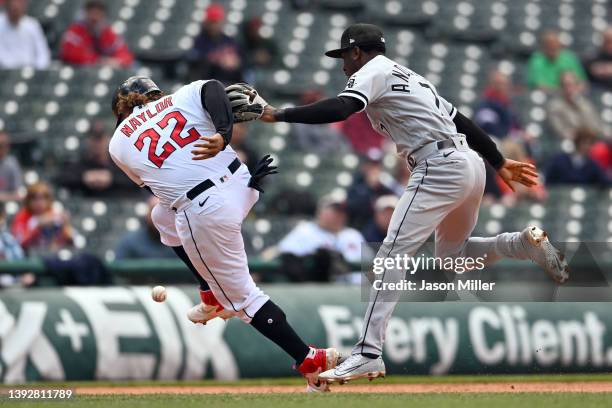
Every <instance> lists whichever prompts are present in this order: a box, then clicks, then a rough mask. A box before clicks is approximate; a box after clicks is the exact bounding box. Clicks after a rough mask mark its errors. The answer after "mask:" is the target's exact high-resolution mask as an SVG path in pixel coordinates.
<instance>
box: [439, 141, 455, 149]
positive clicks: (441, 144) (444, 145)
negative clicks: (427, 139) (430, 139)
mask: <svg viewBox="0 0 612 408" xmlns="http://www.w3.org/2000/svg"><path fill="white" fill-rule="evenodd" d="M436 146H437V147H438V150H444V149H448V148H451V147H455V142H454V141H453V139H446V140H440V141H439V142H437V143H436Z"/></svg>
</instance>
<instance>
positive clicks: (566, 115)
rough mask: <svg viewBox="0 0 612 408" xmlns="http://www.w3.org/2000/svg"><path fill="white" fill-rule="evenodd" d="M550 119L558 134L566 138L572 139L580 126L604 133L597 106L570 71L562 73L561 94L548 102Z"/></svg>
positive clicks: (600, 133) (597, 132)
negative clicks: (585, 93)
mask: <svg viewBox="0 0 612 408" xmlns="http://www.w3.org/2000/svg"><path fill="white" fill-rule="evenodd" d="M548 121H549V123H550V125H551V126H552V128H553V130H554V131H555V133H556V134H557V136H558V137H561V138H564V139H571V138H572V137H573V136H574V135H575V134H576V131H577V129H578V128H589V129H591V130H592V131H593V132H595V133H596V134H597V135H602V134H603V127H602V124H601V119H600V118H599V115H598V113H597V110H596V109H595V106H593V104H592V103H591V102H590V101H589V100H588V99H587V98H586V97H585V96H584V95H583V93H582V88H581V86H580V84H579V82H578V79H577V78H576V76H575V75H574V73H573V72H569V71H568V72H564V73H563V74H562V75H561V90H560V94H559V95H558V96H557V97H555V98H554V99H552V100H551V101H550V102H549V104H548Z"/></svg>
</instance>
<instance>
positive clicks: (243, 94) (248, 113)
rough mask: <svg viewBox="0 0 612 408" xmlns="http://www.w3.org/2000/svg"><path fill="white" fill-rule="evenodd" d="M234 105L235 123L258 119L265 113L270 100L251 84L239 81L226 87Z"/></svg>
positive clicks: (226, 91)
mask: <svg viewBox="0 0 612 408" xmlns="http://www.w3.org/2000/svg"><path fill="white" fill-rule="evenodd" d="M225 93H227V97H228V98H229V100H230V104H231V105H232V113H233V115H234V123H240V122H249V121H251V120H257V119H259V118H260V117H261V115H262V114H263V111H264V108H265V107H266V105H268V102H266V100H265V99H264V98H262V97H261V96H260V95H259V93H258V92H257V90H256V89H255V88H253V87H252V86H251V85H249V84H245V83H237V84H233V85H230V86H228V87H227V88H225Z"/></svg>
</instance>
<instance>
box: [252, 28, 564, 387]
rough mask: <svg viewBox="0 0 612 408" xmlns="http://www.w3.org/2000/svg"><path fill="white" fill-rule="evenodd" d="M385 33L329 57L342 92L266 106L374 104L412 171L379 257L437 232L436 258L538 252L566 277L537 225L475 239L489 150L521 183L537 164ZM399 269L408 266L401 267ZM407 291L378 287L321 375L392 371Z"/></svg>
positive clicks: (491, 258)
mask: <svg viewBox="0 0 612 408" xmlns="http://www.w3.org/2000/svg"><path fill="white" fill-rule="evenodd" d="M384 54H385V40H384V37H383V33H382V31H381V30H380V29H379V28H378V27H376V26H374V25H370V24H354V25H352V26H350V27H349V28H347V29H346V30H345V31H344V33H343V34H342V38H341V46H340V48H339V49H336V50H332V51H328V52H327V53H326V55H327V56H329V57H332V58H342V59H343V61H344V66H343V70H344V72H345V74H346V75H347V76H348V77H349V80H348V82H347V85H346V88H345V89H344V90H343V91H342V92H340V94H339V95H338V96H337V97H335V98H329V99H324V100H321V101H318V102H316V103H314V104H310V105H305V106H299V107H295V108H286V109H276V108H274V107H272V106H270V105H268V106H266V107H265V109H264V112H263V116H262V117H261V120H263V121H265V122H276V121H284V122H298V123H330V122H336V121H340V120H344V119H346V118H347V117H348V116H350V115H351V114H353V113H355V112H359V111H362V110H364V109H365V111H366V113H367V115H368V117H369V119H370V122H371V124H372V127H373V128H374V129H376V130H377V131H378V132H380V133H382V134H384V135H386V136H388V137H390V138H391V139H392V140H393V141H394V142H395V144H396V146H397V151H398V153H399V154H400V155H402V156H405V157H406V159H407V165H408V166H409V167H410V168H411V170H412V173H411V177H410V181H409V183H408V186H407V188H406V190H405V192H404V194H403V195H402V197H401V198H400V200H399V202H398V204H397V206H396V208H395V211H394V213H393V216H392V219H391V224H390V226H389V230H388V233H387V236H386V238H385V240H384V242H383V243H382V246H381V248H380V250H379V252H378V254H377V257H379V258H381V257H383V258H384V257H389V258H391V257H395V256H396V255H398V254H399V255H404V254H408V255H409V256H414V255H415V254H416V251H417V250H418V248H419V247H420V246H421V245H422V244H423V243H424V242H425V241H426V240H427V239H428V238H429V236H430V235H431V234H432V233H435V255H436V257H442V258H445V257H453V258H458V257H472V258H474V259H475V258H477V257H484V258H485V259H486V262H485V263H486V264H487V265H488V264H491V263H493V262H496V261H497V260H499V259H501V258H504V257H508V258H517V259H531V260H532V261H534V262H535V263H537V264H538V265H540V266H541V267H542V268H543V269H544V270H545V271H546V272H547V273H548V274H549V275H550V277H551V278H553V279H554V280H555V281H556V282H559V283H562V282H564V281H565V280H567V279H568V270H567V263H566V262H565V260H564V256H563V254H561V253H560V251H558V250H557V249H556V248H554V247H553V246H552V244H551V243H550V242H549V240H548V238H547V237H546V233H545V232H544V231H542V230H540V229H539V228H536V227H528V228H526V229H525V230H524V231H522V232H514V233H503V234H500V235H497V236H496V237H490V238H472V237H470V234H471V233H472V231H473V229H474V227H475V225H476V221H477V219H478V210H479V206H480V202H481V198H482V195H483V191H484V185H485V167H484V162H483V160H482V159H481V157H480V156H479V154H478V153H480V155H482V157H484V158H485V159H486V160H487V161H488V162H489V163H490V164H491V165H492V166H493V167H494V168H496V169H497V172H498V174H499V175H500V176H501V178H502V179H503V180H504V181H505V182H506V183H508V185H510V187H512V185H511V182H518V183H521V184H523V185H525V186H528V187H531V186H534V185H535V184H536V178H537V173H536V169H535V167H534V166H533V165H531V164H527V163H520V162H516V161H513V160H509V159H505V158H504V157H503V156H502V155H501V154H500V153H499V151H498V150H497V148H496V146H495V143H493V141H491V139H490V138H489V137H488V135H487V134H485V133H484V132H483V131H482V130H481V129H480V128H478V127H477V126H476V125H474V123H473V122H472V121H471V120H469V119H468V118H466V117H465V116H463V115H462V114H461V113H460V112H458V111H457V109H456V108H455V107H454V106H452V105H451V104H450V103H449V102H448V101H446V100H445V99H444V98H442V97H441V96H440V95H438V92H437V91H436V88H435V86H434V85H432V84H431V83H430V82H429V81H427V80H426V79H425V78H423V77H422V76H420V75H419V74H417V73H415V72H414V71H412V70H410V69H409V68H406V67H404V66H402V65H400V64H398V63H396V62H394V61H392V60H391V59H389V58H387V57H386V56H385V55H384ZM398 268H399V267H398ZM405 273H406V271H405V270H402V269H392V268H391V269H386V270H385V271H384V273H382V275H378V276H379V277H378V278H377V279H381V280H382V282H383V283H385V282H387V283H393V282H399V281H400V280H401V279H404V278H405ZM400 295H401V292H400V291H382V290H375V289H372V291H371V295H370V302H369V305H368V308H367V310H366V314H365V318H364V323H363V329H362V333H361V337H360V339H359V341H358V343H357V344H356V345H355V347H354V349H353V351H352V355H351V356H350V357H349V358H348V359H347V360H345V361H344V362H343V363H341V364H339V365H338V366H337V367H336V368H335V369H331V370H329V371H326V372H324V373H322V374H321V375H320V378H322V379H324V380H327V381H338V382H344V381H347V380H351V379H354V378H360V377H369V378H375V377H378V376H384V374H385V365H384V362H383V360H382V357H381V354H382V345H383V342H384V337H385V330H386V327H387V323H388V321H389V318H390V317H391V314H392V313H393V310H394V308H395V305H396V303H397V301H398V300H399V297H400Z"/></svg>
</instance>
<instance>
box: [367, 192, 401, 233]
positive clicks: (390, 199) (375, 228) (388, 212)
mask: <svg viewBox="0 0 612 408" xmlns="http://www.w3.org/2000/svg"><path fill="white" fill-rule="evenodd" d="M398 200H399V199H398V198H397V196H394V195H384V196H381V197H378V200H376V203H375V204H374V218H372V219H371V220H370V222H368V224H367V225H366V226H365V228H364V229H363V230H362V231H361V233H362V234H363V238H364V239H365V240H366V241H367V242H383V241H384V239H385V237H386V236H387V230H388V229H389V224H390V223H391V216H392V215H393V210H395V206H396V205H397V202H398Z"/></svg>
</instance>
